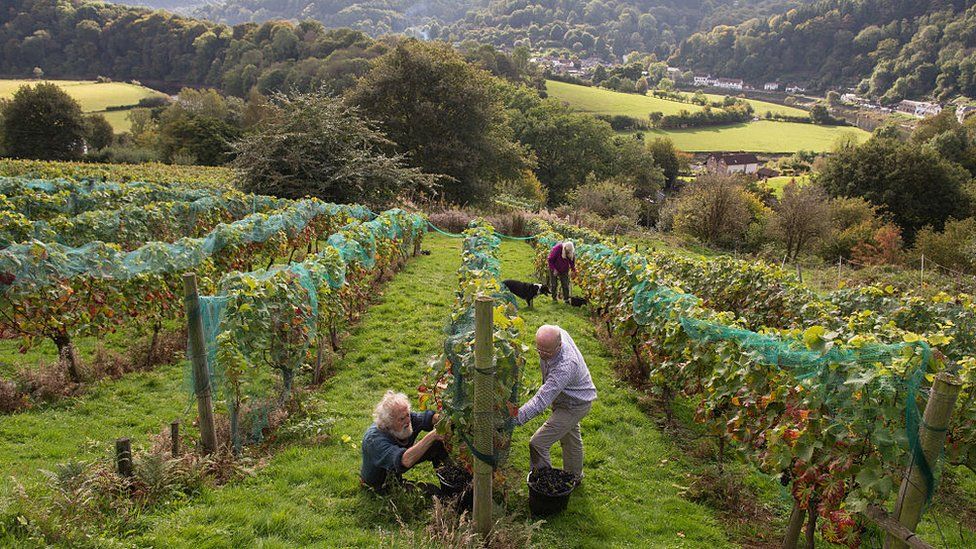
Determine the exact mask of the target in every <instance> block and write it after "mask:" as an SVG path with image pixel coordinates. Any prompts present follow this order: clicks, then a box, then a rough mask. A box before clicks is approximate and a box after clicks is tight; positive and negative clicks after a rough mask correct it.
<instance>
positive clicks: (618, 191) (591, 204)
mask: <svg viewBox="0 0 976 549" xmlns="http://www.w3.org/2000/svg"><path fill="white" fill-rule="evenodd" d="M569 198H570V203H571V204H572V205H573V206H574V207H575V208H576V209H578V210H580V211H586V212H592V213H594V214H596V215H598V216H600V217H601V218H610V217H617V216H624V217H629V218H631V219H637V216H638V215H639V214H640V201H639V200H637V198H635V197H634V190H633V189H632V188H631V187H628V186H626V185H623V184H620V183H617V182H615V181H610V180H607V181H599V182H597V181H593V180H591V181H589V182H587V183H585V184H584V185H581V186H580V187H578V188H577V189H576V190H574V191H573V192H572V193H570V197H569Z"/></svg>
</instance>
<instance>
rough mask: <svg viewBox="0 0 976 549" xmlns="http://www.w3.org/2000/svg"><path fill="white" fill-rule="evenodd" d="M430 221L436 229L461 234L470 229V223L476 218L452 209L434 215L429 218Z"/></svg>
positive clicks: (462, 211)
mask: <svg viewBox="0 0 976 549" xmlns="http://www.w3.org/2000/svg"><path fill="white" fill-rule="evenodd" d="M428 219H430V222H431V223H433V224H434V226H435V227H437V228H438V229H441V230H442V231H447V232H449V233H460V232H462V231H464V229H467V228H468V223H470V222H471V220H472V219H474V216H473V215H471V214H470V213H468V212H466V211H464V210H459V209H450V210H444V211H442V212H437V213H432V214H430V215H429V216H428Z"/></svg>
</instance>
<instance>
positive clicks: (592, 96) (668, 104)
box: [546, 80, 702, 120]
mask: <svg viewBox="0 0 976 549" xmlns="http://www.w3.org/2000/svg"><path fill="white" fill-rule="evenodd" d="M546 91H547V92H549V97H552V98H554V99H558V100H560V101H564V102H566V103H569V104H570V105H572V106H574V107H576V108H578V109H580V110H583V111H586V112H591V113H593V114H610V115H613V114H623V115H626V116H632V117H634V118H637V119H640V120H647V116H648V115H649V114H650V113H652V112H654V111H660V112H662V113H664V114H678V113H679V112H680V111H682V110H686V111H689V112H696V111H700V110H702V107H700V106H699V105H692V104H690V103H679V102H677V101H668V100H666V99H658V98H657V97H650V96H642V95H637V94H635V93H621V92H616V91H613V90H608V89H604V88H597V87H588V86H578V85H576V84H567V83H565V82H557V81H555V80H547V81H546Z"/></svg>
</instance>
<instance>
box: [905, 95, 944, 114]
mask: <svg viewBox="0 0 976 549" xmlns="http://www.w3.org/2000/svg"><path fill="white" fill-rule="evenodd" d="M895 110H897V111H898V112H901V113H905V114H910V115H912V116H914V117H916V118H925V117H926V116H935V115H937V114H939V113H940V112H942V106H941V105H939V104H938V103H929V102H928V101H909V100H908V99H904V100H902V101H901V102H900V103H898V106H897V107H895Z"/></svg>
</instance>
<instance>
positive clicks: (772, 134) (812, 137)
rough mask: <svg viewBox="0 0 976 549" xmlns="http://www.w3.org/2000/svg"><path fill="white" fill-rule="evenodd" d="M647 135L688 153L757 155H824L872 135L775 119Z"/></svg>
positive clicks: (652, 131) (836, 127) (650, 132)
mask: <svg viewBox="0 0 976 549" xmlns="http://www.w3.org/2000/svg"><path fill="white" fill-rule="evenodd" d="M631 133H634V132H631ZM644 133H646V134H650V136H651V137H658V136H661V137H669V138H671V141H674V146H675V147H678V148H679V149H681V150H683V151H688V152H710V151H748V152H758V153H794V152H796V151H801V150H802V151H814V152H823V151H829V150H830V149H831V148H833V146H834V144H835V143H836V142H837V141H838V140H839V139H841V138H843V137H845V136H847V135H853V136H854V137H855V138H857V140H858V142H863V141H864V140H866V139H867V138H868V136H870V134H869V133H868V132H866V131H864V130H861V129H858V128H852V127H847V126H815V125H813V124H801V123H797V122H775V121H772V120H759V121H756V122H748V123H743V124H733V125H730V126H713V127H709V128H694V129H688V130H646V131H645V132H644Z"/></svg>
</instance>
